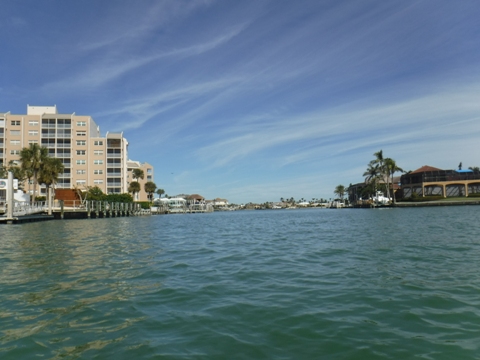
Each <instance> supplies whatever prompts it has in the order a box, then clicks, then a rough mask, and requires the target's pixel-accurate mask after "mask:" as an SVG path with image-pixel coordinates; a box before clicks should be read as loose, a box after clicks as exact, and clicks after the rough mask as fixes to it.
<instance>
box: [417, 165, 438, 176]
mask: <svg viewBox="0 0 480 360" xmlns="http://www.w3.org/2000/svg"><path fill="white" fill-rule="evenodd" d="M426 171H442V169H439V168H436V167H433V166H429V165H423V166H422V167H421V168H419V169H417V170H414V171H412V172H411V173H410V174H416V173H422V172H426Z"/></svg>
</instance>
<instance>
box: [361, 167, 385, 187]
mask: <svg viewBox="0 0 480 360" xmlns="http://www.w3.org/2000/svg"><path fill="white" fill-rule="evenodd" d="M380 173H381V172H380V168H379V165H378V164H376V163H375V162H374V161H370V163H369V164H368V168H367V171H365V172H364V173H363V176H365V182H366V183H367V184H371V185H372V187H373V192H375V191H377V180H378V178H379V176H380ZM369 190H370V189H369Z"/></svg>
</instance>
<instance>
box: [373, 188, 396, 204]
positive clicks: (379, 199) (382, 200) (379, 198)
mask: <svg viewBox="0 0 480 360" xmlns="http://www.w3.org/2000/svg"><path fill="white" fill-rule="evenodd" d="M372 200H373V202H374V203H375V204H376V205H388V204H390V202H391V201H392V199H391V198H388V197H386V196H383V193H382V192H381V191H377V193H376V194H375V196H374V197H373V198H372Z"/></svg>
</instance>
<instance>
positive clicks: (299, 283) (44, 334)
mask: <svg viewBox="0 0 480 360" xmlns="http://www.w3.org/2000/svg"><path fill="white" fill-rule="evenodd" d="M479 213H480V207H456V208H435V209H434V208H432V209H393V210H387V211H381V210H378V209H376V210H347V209H342V210H324V209H314V210H292V211H252V212H248V211H244V212H236V213H213V214H192V215H178V216H154V217H140V218H116V219H92V220H77V221H53V222H49V223H32V224H25V225H21V226H3V227H0V265H1V266H0V289H1V292H0V356H1V358H2V360H3V359H18V358H33V357H46V358H79V357H81V358H90V357H98V358H135V359H138V358H146V359H148V358H152V357H166V358H199V357H202V358H209V359H210V358H219V359H222V358H244V359H245V358H295V359H302V358H305V359H310V358H323V357H324V358H339V359H343V358H352V359H357V358H365V359H383V358H391V359H397V358H412V357H415V356H418V357H423V358H432V359H433V358H434V359H450V358H461V359H475V358H477V355H478V354H479V353H480V343H479V342H478V334H479V333H480V297H479V296H478V295H479V291H480V277H479V276H478V273H479V270H480V265H479V263H478V258H479V257H480V239H479V238H478V233H480V226H479V225H478V224H477V219H478V215H479ZM227 355H228V356H227Z"/></svg>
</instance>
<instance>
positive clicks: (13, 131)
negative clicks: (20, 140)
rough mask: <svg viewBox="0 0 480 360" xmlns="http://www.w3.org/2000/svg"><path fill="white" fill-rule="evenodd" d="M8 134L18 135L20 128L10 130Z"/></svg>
mask: <svg viewBox="0 0 480 360" xmlns="http://www.w3.org/2000/svg"><path fill="white" fill-rule="evenodd" d="M10 135H15V136H16V135H20V130H10Z"/></svg>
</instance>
